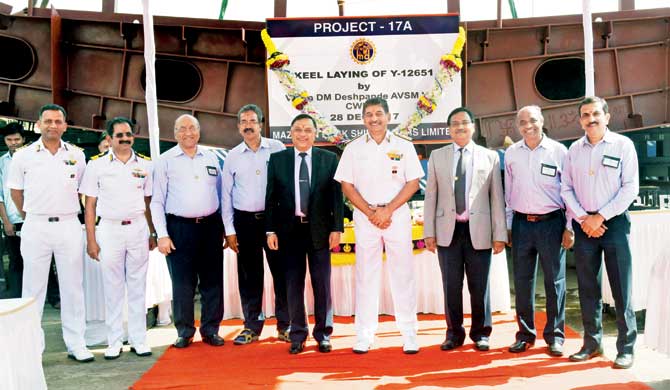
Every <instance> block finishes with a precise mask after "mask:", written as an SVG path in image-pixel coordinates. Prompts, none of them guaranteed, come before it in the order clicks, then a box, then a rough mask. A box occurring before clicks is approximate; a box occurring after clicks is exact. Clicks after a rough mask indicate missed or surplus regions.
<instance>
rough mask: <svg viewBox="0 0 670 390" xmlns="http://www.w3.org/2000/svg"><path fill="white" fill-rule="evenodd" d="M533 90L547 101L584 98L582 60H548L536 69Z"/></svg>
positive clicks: (573, 58)
mask: <svg viewBox="0 0 670 390" xmlns="http://www.w3.org/2000/svg"><path fill="white" fill-rule="evenodd" d="M535 88H536V89H537V92H538V93H539V94H540V95H542V97H543V98H545V99H547V100H552V101H557V100H572V99H579V98H581V97H582V96H584V90H585V81H584V59H582V58H579V57H568V58H556V59H550V60H547V61H545V62H543V63H542V64H540V66H539V67H538V68H537V71H536V72H535Z"/></svg>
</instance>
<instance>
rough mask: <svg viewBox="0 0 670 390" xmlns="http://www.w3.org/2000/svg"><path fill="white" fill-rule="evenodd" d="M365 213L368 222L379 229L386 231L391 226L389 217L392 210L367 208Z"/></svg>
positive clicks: (385, 207)
mask: <svg viewBox="0 0 670 390" xmlns="http://www.w3.org/2000/svg"><path fill="white" fill-rule="evenodd" d="M368 210H369V212H368V213H367V216H368V220H369V221H370V223H372V224H373V225H375V226H377V227H378V228H380V229H386V228H388V227H389V226H391V216H392V215H393V210H391V209H390V208H389V207H387V206H381V207H379V206H378V207H375V208H369V209H368Z"/></svg>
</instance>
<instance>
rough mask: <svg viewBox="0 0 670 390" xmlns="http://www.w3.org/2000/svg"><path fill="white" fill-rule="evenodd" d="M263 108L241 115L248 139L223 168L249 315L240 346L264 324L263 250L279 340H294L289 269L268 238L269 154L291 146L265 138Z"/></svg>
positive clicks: (229, 238)
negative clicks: (287, 289)
mask: <svg viewBox="0 0 670 390" xmlns="http://www.w3.org/2000/svg"><path fill="white" fill-rule="evenodd" d="M262 125H263V112H262V111H261V109H260V108H259V107H258V106H256V105H254V104H248V105H246V106H244V107H242V108H240V110H239V112H238V113H237V127H238V129H239V132H240V134H241V135H242V138H243V142H241V143H240V144H239V145H237V146H236V147H234V148H233V149H232V150H231V151H230V153H228V156H227V157H226V162H225V164H224V166H223V171H222V174H223V181H222V182H223V190H222V192H221V206H222V213H223V223H224V226H225V228H226V242H227V243H228V245H229V246H230V249H232V250H233V251H235V252H236V253H237V279H238V284H239V289H240V300H241V301H242V312H243V314H244V329H243V330H242V332H240V334H239V335H238V336H237V337H236V338H235V341H234V342H235V344H236V345H242V344H249V343H251V342H253V341H255V340H258V335H260V333H261V331H262V330H263V324H264V323H265V314H264V313H263V309H262V307H261V305H262V304H263V250H265V256H266V257H267V261H268V265H269V266H270V272H271V273H272V280H273V284H274V293H275V316H276V317H277V331H278V338H279V339H280V340H283V341H286V342H288V341H289V335H288V331H289V322H290V320H289V313H288V300H287V297H286V276H285V270H284V267H283V266H282V265H281V264H280V263H279V262H278V261H276V260H275V258H276V252H273V251H270V250H269V248H268V246H267V241H266V238H265V233H266V232H265V189H266V184H267V166H268V161H269V160H270V154H272V153H274V152H278V151H281V150H284V149H286V148H285V147H284V145H283V144H282V143H281V142H279V141H277V140H273V139H268V138H264V137H262V136H261V127H262Z"/></svg>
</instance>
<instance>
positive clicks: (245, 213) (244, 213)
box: [233, 209, 265, 220]
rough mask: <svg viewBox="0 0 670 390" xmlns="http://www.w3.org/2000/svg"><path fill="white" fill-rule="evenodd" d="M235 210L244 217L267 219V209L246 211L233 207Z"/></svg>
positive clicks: (236, 213) (235, 212)
mask: <svg viewBox="0 0 670 390" xmlns="http://www.w3.org/2000/svg"><path fill="white" fill-rule="evenodd" d="M233 212H234V214H235V215H239V216H242V217H248V218H253V219H258V220H261V219H265V211H244V210H238V209H233Z"/></svg>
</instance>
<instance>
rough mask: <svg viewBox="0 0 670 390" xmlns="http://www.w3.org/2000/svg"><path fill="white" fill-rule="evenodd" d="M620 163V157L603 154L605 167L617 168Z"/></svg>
mask: <svg viewBox="0 0 670 390" xmlns="http://www.w3.org/2000/svg"><path fill="white" fill-rule="evenodd" d="M620 163H621V159H620V158H618V157H613V156H608V155H606V154H605V155H603V165H604V166H606V167H610V168H615V169H616V168H619V164H620Z"/></svg>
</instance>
